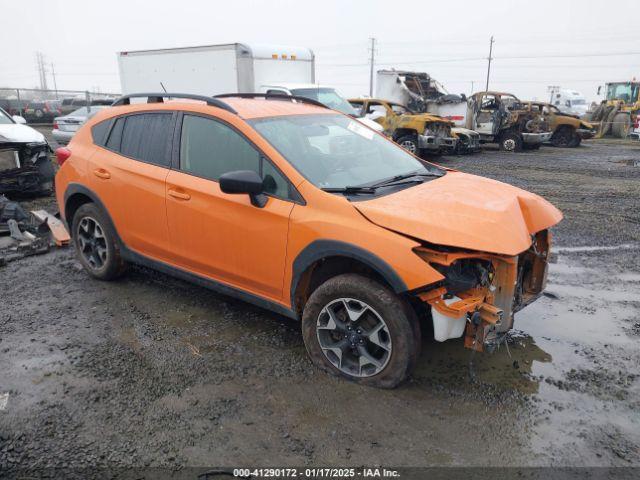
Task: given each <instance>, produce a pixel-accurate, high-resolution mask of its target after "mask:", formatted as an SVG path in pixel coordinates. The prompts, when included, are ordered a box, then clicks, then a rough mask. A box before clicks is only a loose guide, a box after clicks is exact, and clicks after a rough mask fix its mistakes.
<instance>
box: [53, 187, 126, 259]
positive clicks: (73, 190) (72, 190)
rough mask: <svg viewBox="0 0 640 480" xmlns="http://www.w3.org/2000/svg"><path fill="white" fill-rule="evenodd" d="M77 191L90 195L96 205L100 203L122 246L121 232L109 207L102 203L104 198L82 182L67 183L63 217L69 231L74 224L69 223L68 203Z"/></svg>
mask: <svg viewBox="0 0 640 480" xmlns="http://www.w3.org/2000/svg"><path fill="white" fill-rule="evenodd" d="M77 193H79V194H82V195H85V196H87V197H89V198H90V199H91V201H92V202H93V203H95V204H96V205H98V206H99V207H100V209H101V210H102V212H103V213H104V214H105V216H106V217H107V220H108V221H109V223H110V224H111V225H110V226H111V228H112V229H113V231H114V232H115V234H116V240H117V242H118V243H119V244H120V246H123V245H124V244H123V243H122V239H121V238H120V234H119V233H118V230H116V226H115V224H114V223H113V219H112V218H111V215H110V214H109V210H107V208H106V207H105V206H104V203H102V200H100V197H99V196H98V194H97V193H95V192H94V191H93V190H91V189H89V188H87V187H85V186H84V185H82V184H80V183H70V184H69V185H67V189H66V190H65V191H64V217H63V219H64V221H65V222H66V223H67V226H68V228H69V231H71V227H72V226H71V225H70V224H69V220H68V219H67V204H68V202H69V199H70V198H71V197H72V196H73V195H75V194H77Z"/></svg>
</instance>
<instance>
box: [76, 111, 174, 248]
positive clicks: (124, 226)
mask: <svg viewBox="0 0 640 480" xmlns="http://www.w3.org/2000/svg"><path fill="white" fill-rule="evenodd" d="M175 117H176V114H175V113H174V112H145V113H135V114H130V115H125V116H122V117H118V118H116V119H115V120H112V122H113V124H112V125H111V127H110V133H109V135H108V138H107V140H106V143H105V145H104V147H103V148H97V149H96V152H95V154H94V155H93V156H92V157H91V160H90V162H89V169H90V170H89V172H87V173H88V176H89V178H90V179H91V180H90V181H91V182H92V184H91V188H92V190H93V191H94V192H95V193H96V194H97V195H98V196H99V197H100V199H101V200H102V202H103V203H104V204H105V206H106V208H107V210H108V211H109V214H110V215H111V218H112V220H113V222H114V223H115V226H116V229H117V231H118V234H119V235H120V237H121V238H122V240H123V241H124V243H125V244H126V245H127V247H129V248H131V249H132V250H134V251H136V252H138V253H141V254H143V255H145V256H148V257H152V258H155V259H160V260H163V259H164V260H167V259H170V254H169V232H168V229H167V216H166V206H165V181H166V178H167V174H168V173H169V165H170V159H171V146H172V143H171V142H172V137H173V129H174V124H175ZM94 128H95V126H94Z"/></svg>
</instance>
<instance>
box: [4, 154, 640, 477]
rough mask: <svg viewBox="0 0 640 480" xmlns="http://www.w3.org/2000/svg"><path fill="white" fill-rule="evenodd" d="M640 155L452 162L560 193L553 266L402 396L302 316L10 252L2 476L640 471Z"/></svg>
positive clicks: (137, 273)
mask: <svg viewBox="0 0 640 480" xmlns="http://www.w3.org/2000/svg"><path fill="white" fill-rule="evenodd" d="M639 159H640V146H638V144H637V143H636V144H626V143H615V144H605V143H596V142H589V143H588V144H587V145H585V146H583V147H581V148H578V149H554V148H543V149H541V150H540V151H539V152H526V153H521V154H505V153H503V152H499V151H496V150H486V151H485V152H483V153H482V154H479V155H475V156H465V157H451V158H448V157H447V158H442V159H439V160H438V161H439V162H440V163H441V164H443V165H446V166H448V167H452V168H458V169H460V170H463V171H467V172H470V173H477V174H480V175H485V176H489V177H492V178H496V179H498V180H502V181H506V182H509V183H512V184H515V185H517V186H520V187H523V188H525V189H528V190H531V191H533V192H536V193H538V194H541V195H543V196H544V197H546V198H547V199H548V200H550V201H551V202H553V203H554V204H555V205H557V206H558V207H559V208H560V209H561V210H562V211H563V212H564V215H565V219H564V221H563V222H562V223H561V224H560V225H559V226H558V227H557V228H556V229H555V231H554V235H555V237H554V242H555V245H556V251H557V262H556V263H554V264H553V265H552V266H551V269H550V274H549V285H548V289H547V295H545V296H544V297H543V298H542V299H540V300H539V301H538V302H536V303H534V304H533V305H531V306H529V307H527V308H526V309H524V310H523V311H522V312H520V313H519V314H518V315H517V317H516V328H517V330H515V331H514V332H513V334H512V335H511V338H510V341H509V344H508V347H509V348H506V347H503V348H501V349H500V350H498V351H497V352H495V353H493V354H476V355H473V354H472V353H470V352H469V351H467V350H465V349H463V347H462V344H461V342H460V341H449V342H446V343H436V342H435V341H433V339H430V338H428V336H427V338H425V340H424V344H423V353H422V356H421V358H420V360H419V364H418V367H417V370H416V372H415V375H414V376H413V378H412V379H411V380H410V381H409V382H408V383H407V384H405V385H404V386H402V387H400V388H399V389H396V390H393V391H382V390H375V389H370V388H364V387H359V386H356V385H352V384H350V383H347V382H344V381H340V380H337V379H334V378H330V377H328V376H326V375H325V374H323V373H321V372H319V371H318V370H316V369H315V368H314V367H313V366H312V365H311V364H310V362H309V361H308V359H307V357H306V353H305V349H304V345H303V343H302V338H301V336H300V332H299V326H298V324H297V323H295V322H292V321H289V320H287V319H285V318H282V317H279V316H277V315H274V314H271V313H269V312H266V311H264V310H261V309H258V308H256V307H252V306H249V305H247V304H244V303H241V302H238V301H235V300H232V299H230V298H227V297H223V296H220V295H216V294H214V293H211V292H210V291H207V290H204V289H201V288H198V287H195V286H192V285H189V284H186V283H184V282H181V281H178V280H175V279H172V278H170V277H166V276H164V275H160V274H157V273H154V272H151V271H149V270H145V269H141V268H134V269H132V270H131V271H130V273H129V274H128V275H127V276H125V277H124V278H123V279H121V280H119V281H117V282H110V283H103V282H98V281H93V280H90V279H89V278H88V276H87V275H86V274H85V273H84V272H83V271H82V269H81V267H80V265H79V263H78V262H77V261H76V260H75V258H74V254H73V252H72V251H71V250H70V249H57V250H54V251H52V252H50V253H48V254H46V255H42V256H37V257H29V258H25V259H23V260H20V261H16V262H12V263H10V264H8V265H7V266H6V267H3V268H2V269H0V288H1V289H2V304H3V308H2V311H1V312H0V365H2V369H1V370H0V477H2V472H3V471H4V472H5V473H6V472H11V471H13V470H14V469H16V468H37V467H63V468H70V467H77V468H82V467H96V468H103V467H104V468H115V467H144V466H154V467H165V468H166V467H168V468H172V469H181V468H184V467H202V466H214V465H225V466H238V465H263V466H266V465H271V466H283V465H298V466H327V465H340V466H359V465H374V464H378V465H388V466H549V465H551V466H607V467H620V466H635V467H640V415H639V413H638V412H640V401H639V400H638V398H640V397H639V396H638V393H640V381H639V379H638V375H639V374H640V371H639V368H638V366H639V365H640V349H639V348H638V347H639V345H640V315H639V313H640V268H639V267H640V255H639V253H640V228H639V223H640V221H639V215H638V212H639V211H640V208H639V207H640V200H639V198H640V183H639V181H640V167H637V166H633V163H634V160H635V161H638V160H639ZM38 203H39V204H40V205H43V204H44V205H45V206H47V205H48V208H50V209H53V208H55V206H54V204H53V201H52V200H51V199H44V200H43V199H39V200H38ZM602 247H604V248H602ZM3 394H5V395H3ZM3 399H4V400H6V405H4V408H3V404H4V403H5V402H4V401H3Z"/></svg>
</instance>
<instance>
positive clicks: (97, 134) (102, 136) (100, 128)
mask: <svg viewBox="0 0 640 480" xmlns="http://www.w3.org/2000/svg"><path fill="white" fill-rule="evenodd" d="M111 123H113V119H111V118H110V119H108V120H104V121H102V122H100V123H96V124H95V125H94V126H93V127H91V137H92V138H93V143H95V144H96V145H100V146H101V147H104V146H105V144H106V140H107V134H108V133H109V127H111Z"/></svg>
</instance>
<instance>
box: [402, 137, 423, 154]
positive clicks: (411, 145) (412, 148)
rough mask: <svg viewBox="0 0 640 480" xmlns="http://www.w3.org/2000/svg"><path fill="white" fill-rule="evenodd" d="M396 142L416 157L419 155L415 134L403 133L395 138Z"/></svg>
mask: <svg viewBox="0 0 640 480" xmlns="http://www.w3.org/2000/svg"><path fill="white" fill-rule="evenodd" d="M396 143H397V144H398V145H400V146H401V147H402V148H404V149H405V150H407V151H408V152H409V153H412V154H413V155H415V156H416V157H417V156H419V155H420V147H419V146H418V137H417V136H416V135H403V136H402V137H399V138H398V139H397V140H396Z"/></svg>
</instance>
